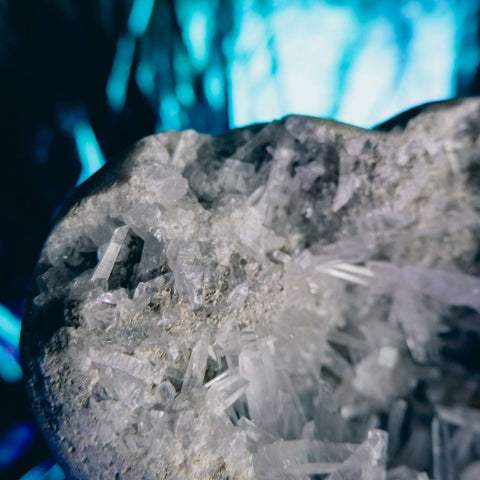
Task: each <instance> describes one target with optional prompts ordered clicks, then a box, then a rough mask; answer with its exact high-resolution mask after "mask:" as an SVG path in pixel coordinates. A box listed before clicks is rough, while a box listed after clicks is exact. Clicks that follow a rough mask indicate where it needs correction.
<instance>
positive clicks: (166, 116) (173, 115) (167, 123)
mask: <svg viewBox="0 0 480 480" xmlns="http://www.w3.org/2000/svg"><path fill="white" fill-rule="evenodd" d="M160 118H161V120H162V128H163V129H164V130H179V129H180V127H181V122H180V105H179V104H178V101H177V99H176V98H175V97H174V96H173V95H168V96H166V97H164V98H162V101H161V106H160Z"/></svg>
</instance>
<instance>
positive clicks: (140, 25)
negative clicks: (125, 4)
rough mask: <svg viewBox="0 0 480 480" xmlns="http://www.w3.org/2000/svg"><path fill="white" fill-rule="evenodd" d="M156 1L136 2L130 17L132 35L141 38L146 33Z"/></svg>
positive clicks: (129, 23)
mask: <svg viewBox="0 0 480 480" xmlns="http://www.w3.org/2000/svg"><path fill="white" fill-rule="evenodd" d="M154 5H155V0H135V1H134V3H133V6H132V10H131V11H130V16H129V17H128V29H129V30H130V33H131V34H132V35H135V36H136V37H139V36H140V35H143V34H144V33H145V30H146V29H147V26H148V23H149V22H150V17H151V16H152V12H153V6H154Z"/></svg>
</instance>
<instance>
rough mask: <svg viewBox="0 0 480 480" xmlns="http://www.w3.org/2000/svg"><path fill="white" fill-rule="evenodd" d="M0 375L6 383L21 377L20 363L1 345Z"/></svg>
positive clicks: (17, 380)
mask: <svg viewBox="0 0 480 480" xmlns="http://www.w3.org/2000/svg"><path fill="white" fill-rule="evenodd" d="M0 377H1V378H3V380H5V381H6V382H7V383H17V382H19V381H20V380H21V379H22V369H21V368H20V365H19V364H18V362H17V361H16V360H15V358H14V357H13V355H12V354H11V353H10V352H9V351H8V350H7V349H6V348H5V347H3V346H2V345H0Z"/></svg>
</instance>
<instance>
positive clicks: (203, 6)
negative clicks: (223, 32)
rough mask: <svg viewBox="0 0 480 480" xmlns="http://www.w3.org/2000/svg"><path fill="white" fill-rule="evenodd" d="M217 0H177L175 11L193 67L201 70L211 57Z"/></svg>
mask: <svg viewBox="0 0 480 480" xmlns="http://www.w3.org/2000/svg"><path fill="white" fill-rule="evenodd" d="M216 8H217V1H216V0H177V1H176V2H175V9H176V11H177V18H178V21H179V23H180V27H181V30H182V38H183V41H184V43H185V46H186V47H187V49H188V51H189V54H190V57H191V61H192V63H193V66H194V67H195V68H196V69H197V70H201V69H202V68H204V67H205V66H206V64H207V63H208V60H209V57H210V44H211V40H212V36H213V33H214V30H215V11H216Z"/></svg>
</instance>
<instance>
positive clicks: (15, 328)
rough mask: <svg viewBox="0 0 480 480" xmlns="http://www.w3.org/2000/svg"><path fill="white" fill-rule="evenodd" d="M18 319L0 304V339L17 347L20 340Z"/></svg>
mask: <svg viewBox="0 0 480 480" xmlns="http://www.w3.org/2000/svg"><path fill="white" fill-rule="evenodd" d="M20 327H21V323H20V320H19V319H18V318H17V317H16V316H15V315H14V314H13V313H12V312H11V311H10V310H9V309H8V308H6V307H4V306H3V305H2V304H0V339H2V340H4V341H5V342H7V343H9V344H10V345H12V347H14V348H18V341H19V340H20Z"/></svg>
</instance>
